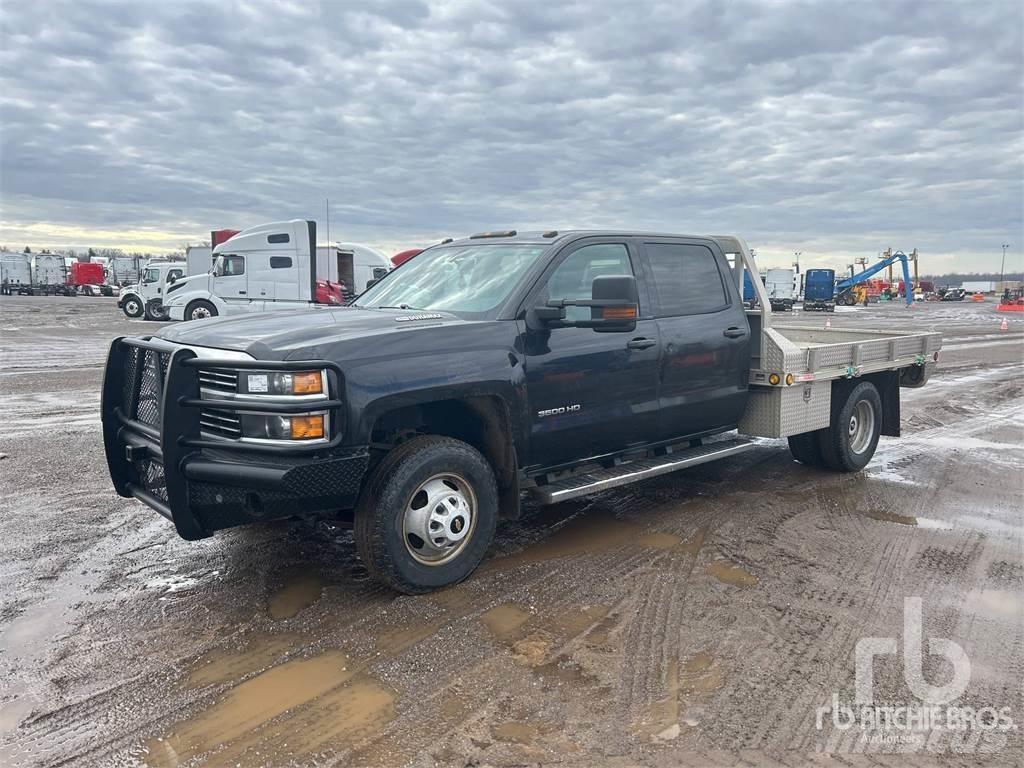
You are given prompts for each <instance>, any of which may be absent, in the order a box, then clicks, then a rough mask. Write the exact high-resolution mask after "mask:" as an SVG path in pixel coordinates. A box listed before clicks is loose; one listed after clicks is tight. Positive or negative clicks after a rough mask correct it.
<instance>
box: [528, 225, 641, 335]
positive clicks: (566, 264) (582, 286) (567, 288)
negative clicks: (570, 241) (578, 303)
mask: <svg viewBox="0 0 1024 768" xmlns="http://www.w3.org/2000/svg"><path fill="white" fill-rule="evenodd" d="M632 274H633V267H632V265H631V264H630V263H629V251H628V250H627V249H626V246H625V245H623V244H621V243H602V244H600V245H585V246H583V247H582V248H580V249H579V250H577V251H573V252H572V253H571V254H569V256H568V258H566V260H565V261H563V262H562V263H561V264H559V265H558V267H557V268H556V269H555V271H554V272H552V273H551V277H550V278H548V285H547V298H546V299H545V300H559V299H589V298H590V295H591V284H592V283H593V282H594V278H595V277H600V276H602V275H632ZM565 319H566V320H568V321H570V322H576V321H579V320H589V319H590V307H566V308H565Z"/></svg>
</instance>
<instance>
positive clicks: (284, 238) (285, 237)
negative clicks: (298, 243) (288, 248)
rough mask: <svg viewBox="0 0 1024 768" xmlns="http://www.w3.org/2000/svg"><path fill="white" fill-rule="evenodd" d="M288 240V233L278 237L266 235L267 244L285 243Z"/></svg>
mask: <svg viewBox="0 0 1024 768" xmlns="http://www.w3.org/2000/svg"><path fill="white" fill-rule="evenodd" d="M288 240H289V238H288V233H287V232H282V233H281V234H279V235H267V242H268V243H287V242H288Z"/></svg>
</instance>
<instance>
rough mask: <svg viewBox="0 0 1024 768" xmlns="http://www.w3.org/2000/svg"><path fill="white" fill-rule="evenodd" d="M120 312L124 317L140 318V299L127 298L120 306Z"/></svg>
mask: <svg viewBox="0 0 1024 768" xmlns="http://www.w3.org/2000/svg"><path fill="white" fill-rule="evenodd" d="M121 310H122V311H123V312H124V314H125V316H126V317H142V299H139V298H136V297H135V296H129V297H128V298H126V299H125V300H124V304H122V305H121Z"/></svg>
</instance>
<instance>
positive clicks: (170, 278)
mask: <svg viewBox="0 0 1024 768" xmlns="http://www.w3.org/2000/svg"><path fill="white" fill-rule="evenodd" d="M177 280H178V276H177V275H171V276H170V277H168V278H167V282H168V283H170V284H171V285H174V283H175V282H177Z"/></svg>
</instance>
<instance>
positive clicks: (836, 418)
mask: <svg viewBox="0 0 1024 768" xmlns="http://www.w3.org/2000/svg"><path fill="white" fill-rule="evenodd" d="M844 393H845V397H844ZM881 433H882V398H881V396H880V395H879V394H878V390H877V389H875V385H874V384H872V383H871V382H870V381H862V382H860V383H859V384H856V385H854V386H853V387H851V388H846V387H842V388H841V387H839V386H838V385H836V384H833V389H832V423H831V425H830V426H829V428H828V429H826V430H822V432H821V433H820V437H819V440H818V442H819V445H820V446H821V456H822V459H823V460H824V462H825V465H826V466H827V467H828V468H829V469H833V470H835V471H836V472H860V470H862V469H864V467H866V466H867V464H868V462H869V461H871V457H872V456H874V455H875V448H877V447H878V438H879V436H880V435H881Z"/></svg>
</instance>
